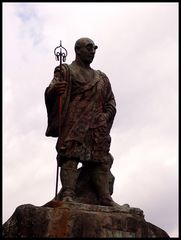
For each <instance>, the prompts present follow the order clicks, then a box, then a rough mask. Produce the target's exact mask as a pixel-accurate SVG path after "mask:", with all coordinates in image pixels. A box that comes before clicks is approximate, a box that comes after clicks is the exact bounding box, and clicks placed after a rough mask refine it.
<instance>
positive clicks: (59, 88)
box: [54, 81, 67, 95]
mask: <svg viewBox="0 0 181 240" xmlns="http://www.w3.org/2000/svg"><path fill="white" fill-rule="evenodd" d="M66 86H67V82H65V81H61V82H57V83H55V85H54V92H55V94H57V95H62V94H64V92H65V89H66Z"/></svg>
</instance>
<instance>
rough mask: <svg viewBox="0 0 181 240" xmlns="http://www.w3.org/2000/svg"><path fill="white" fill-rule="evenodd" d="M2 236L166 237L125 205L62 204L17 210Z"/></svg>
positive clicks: (60, 202) (135, 209)
mask: <svg viewBox="0 0 181 240" xmlns="http://www.w3.org/2000/svg"><path fill="white" fill-rule="evenodd" d="M3 237H5V238H12V237H18V238H22V237H34V238H35V237H57V238H61V237H74V238H75V237H77V238H83V237H95V238H101V237H109V238H111V237H114V238H116V237H119V238H128V237H129V238H130V237H132V238H137V237H138V238H140V237H141V238H148V237H149V238H151V237H164V238H169V236H168V234H167V233H166V232H165V231H163V230H162V229H160V228H158V227H156V226H155V225H153V224H151V223H148V222H146V221H145V219H144V215H143V211H142V210H140V209H139V208H130V207H129V205H128V204H125V205H123V206H120V205H118V206H115V207H106V206H99V205H89V204H82V203H63V202H62V201H50V202H48V203H47V204H45V205H44V206H41V207H37V206H34V205H31V204H25V205H21V206H19V207H17V208H16V210H15V212H14V214H13V215H12V216H11V218H10V219H9V220H8V221H7V222H6V223H4V224H3Z"/></svg>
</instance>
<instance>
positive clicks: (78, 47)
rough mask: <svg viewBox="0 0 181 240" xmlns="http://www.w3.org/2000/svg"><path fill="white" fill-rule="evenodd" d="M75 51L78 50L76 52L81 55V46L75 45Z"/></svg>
mask: <svg viewBox="0 0 181 240" xmlns="http://www.w3.org/2000/svg"><path fill="white" fill-rule="evenodd" d="M75 52H76V54H78V55H79V53H80V46H76V47H75Z"/></svg>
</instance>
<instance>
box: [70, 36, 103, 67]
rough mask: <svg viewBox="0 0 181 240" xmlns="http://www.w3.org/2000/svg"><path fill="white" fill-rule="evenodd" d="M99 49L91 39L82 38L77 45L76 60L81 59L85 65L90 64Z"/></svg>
mask: <svg viewBox="0 0 181 240" xmlns="http://www.w3.org/2000/svg"><path fill="white" fill-rule="evenodd" d="M97 48H98V47H97V46H96V45H95V44H94V42H93V41H92V40H91V39H90V38H80V39H78V40H77V41H76V43H75V53H76V59H77V58H78V59H80V60H81V61H82V62H84V63H85V64H90V63H91V62H92V61H93V59H94V55H95V52H96V49H97Z"/></svg>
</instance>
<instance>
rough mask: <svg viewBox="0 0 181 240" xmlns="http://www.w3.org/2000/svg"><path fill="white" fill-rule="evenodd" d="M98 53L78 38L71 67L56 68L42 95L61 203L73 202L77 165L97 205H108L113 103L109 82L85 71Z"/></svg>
mask: <svg viewBox="0 0 181 240" xmlns="http://www.w3.org/2000/svg"><path fill="white" fill-rule="evenodd" d="M97 48H98V47H97V46H96V45H95V44H94V42H93V41H92V40H91V39H89V38H80V39H79V40H77V41H76V43H75V54H76V58H75V60H74V61H73V62H72V63H71V64H70V65H68V64H62V66H61V71H60V66H57V67H56V68H55V70H54V77H53V80H52V81H51V83H50V85H49V86H48V87H47V88H46V91H45V103H46V108H47V114H48V127H47V130H46V136H52V137H58V141H57V144H56V150H57V161H58V165H59V166H60V167H61V172H60V179H61V183H62V191H61V200H62V201H74V200H75V198H76V184H77V179H78V173H80V171H79V170H78V169H77V166H78V163H79V162H81V163H82V166H83V169H84V170H85V171H84V176H85V177H86V176H89V177H90V179H91V184H92V185H93V186H94V190H95V192H96V194H97V196H98V199H99V204H100V205H105V206H113V204H114V201H113V200H112V198H111V195H110V188H109V175H110V168H111V165H112V163H113V157H112V155H111V154H110V152H109V151H110V144H111V137H110V130H111V127H112V124H113V120H114V117H115V114H116V103H115V98H114V94H113V92H112V88H111V84H110V81H109V79H108V77H107V76H106V75H105V74H104V73H103V72H101V71H99V70H94V69H92V68H91V67H90V64H91V63H92V61H93V59H94V55H95V52H96V49H97ZM60 96H62V101H63V105H62V114H61V116H60V115H59V114H60V111H59V99H60V98H59V97H60ZM60 129H61V130H60ZM85 172H86V174H85Z"/></svg>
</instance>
